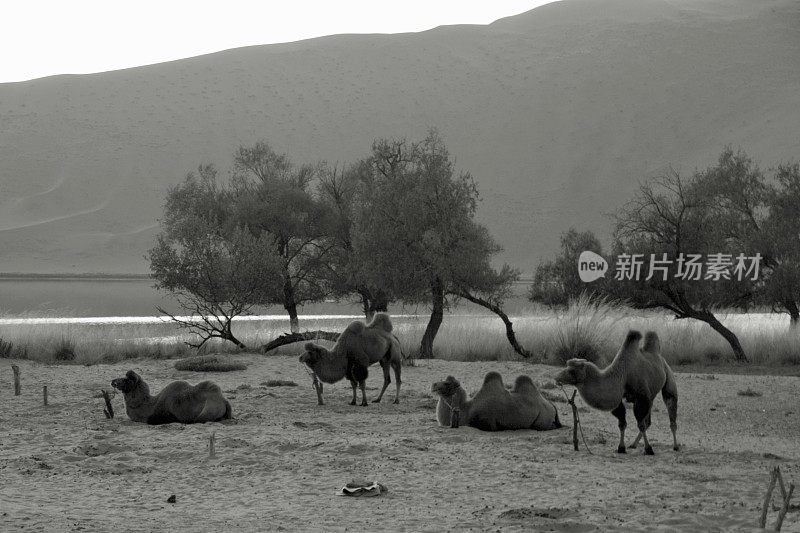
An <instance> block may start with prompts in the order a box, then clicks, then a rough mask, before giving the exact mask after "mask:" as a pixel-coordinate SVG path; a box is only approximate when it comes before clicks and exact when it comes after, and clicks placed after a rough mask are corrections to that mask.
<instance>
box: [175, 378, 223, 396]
mask: <svg viewBox="0 0 800 533" xmlns="http://www.w3.org/2000/svg"><path fill="white" fill-rule="evenodd" d="M177 383H180V384H181V386H183V384H184V383H185V384H186V386H187V387H191V385H189V384H188V383H186V382H185V381H178V382H177ZM194 387H195V389H196V390H197V391H206V392H217V393H219V394H222V389H220V388H219V385H217V384H216V383H214V382H213V381H201V382H200V383H198V384H197V385H195V386H194Z"/></svg>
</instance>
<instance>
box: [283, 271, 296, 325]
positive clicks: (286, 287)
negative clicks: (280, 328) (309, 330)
mask: <svg viewBox="0 0 800 533" xmlns="http://www.w3.org/2000/svg"><path fill="white" fill-rule="evenodd" d="M283 308H284V309H286V312H287V313H289V330H290V331H291V332H292V333H299V332H300V321H299V320H298V319H297V303H296V302H295V299H294V287H292V280H291V278H289V276H286V278H285V279H284V281H283Z"/></svg>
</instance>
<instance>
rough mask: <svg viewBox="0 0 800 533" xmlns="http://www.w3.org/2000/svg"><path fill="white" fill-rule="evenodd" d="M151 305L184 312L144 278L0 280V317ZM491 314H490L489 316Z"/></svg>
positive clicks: (85, 313)
mask: <svg viewBox="0 0 800 533" xmlns="http://www.w3.org/2000/svg"><path fill="white" fill-rule="evenodd" d="M529 305H530V304H529V303H528V302H527V300H525V298H524V297H515V298H511V299H510V300H509V301H508V302H507V305H506V308H507V312H509V313H519V312H521V311H522V310H523V309H524V308H525V307H527V306H529ZM156 307H162V308H164V309H166V310H167V311H169V312H171V313H174V314H184V313H183V311H182V310H181V308H180V306H179V305H178V304H177V302H176V301H175V300H174V299H173V298H171V297H170V296H169V295H168V294H166V293H164V292H161V291H157V290H156V289H154V288H153V281H152V280H149V279H122V280H119V279H86V280H83V279H63V278H62V279H33V280H32V279H29V278H25V279H0V317H2V316H6V317H9V316H12V317H13V316H24V317H147V316H152V317H154V316H157V315H159V312H158V310H157V309H156ZM299 312H300V314H302V315H347V316H349V315H356V316H360V315H361V314H362V309H361V306H360V305H359V304H357V303H351V302H320V303H314V304H309V305H306V306H303V307H301V308H300V309H299ZM390 312H391V313H392V314H418V313H419V314H428V313H429V311H428V308H427V306H425V305H419V306H399V305H398V306H393V307H392V309H390ZM459 312H466V313H470V314H472V313H476V314H487V313H489V312H488V311H487V310H486V309H483V308H481V307H478V306H475V305H473V304H470V303H465V304H464V305H463V306H459ZM253 313H254V314H258V315H281V316H285V315H286V311H285V310H284V309H283V307H281V306H270V307H257V308H255V309H254V310H253ZM489 314H490V313H489Z"/></svg>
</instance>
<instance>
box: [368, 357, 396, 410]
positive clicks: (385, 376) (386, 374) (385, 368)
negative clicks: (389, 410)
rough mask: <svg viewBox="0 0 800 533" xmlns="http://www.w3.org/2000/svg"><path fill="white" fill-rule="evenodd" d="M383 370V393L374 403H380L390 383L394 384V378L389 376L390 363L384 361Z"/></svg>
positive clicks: (382, 362)
mask: <svg viewBox="0 0 800 533" xmlns="http://www.w3.org/2000/svg"><path fill="white" fill-rule="evenodd" d="M381 368H382V369H383V388H382V389H381V393H380V394H378V397H377V398H375V399H374V400H372V403H380V401H381V399H382V398H383V393H384V392H386V388H387V387H388V386H389V383H391V382H392V378H391V377H390V376H389V362H388V361H386V360H385V359H382V360H381Z"/></svg>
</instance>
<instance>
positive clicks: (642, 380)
mask: <svg viewBox="0 0 800 533" xmlns="http://www.w3.org/2000/svg"><path fill="white" fill-rule="evenodd" d="M641 338H642V334H641V333H639V332H638V331H633V330H631V331H629V332H628V336H627V337H626V338H625V342H624V343H623V345H622V348H620V350H619V352H617V355H616V356H615V357H614V360H613V361H612V362H611V364H610V365H608V366H607V367H606V368H604V369H603V370H600V369H599V368H597V366H595V365H594V364H593V363H591V362H589V361H587V360H585V359H570V360H569V361H567V368H565V369H564V370H562V371H561V372H559V373H558V375H557V376H556V378H555V379H556V383H558V384H567V385H574V386H575V387H576V388H577V389H578V391H580V393H581V397H582V398H583V399H584V400H585V401H586V403H588V404H589V405H591V406H592V407H594V408H596V409H600V410H602V411H611V414H612V415H614V416H615V417H616V418H617V419H618V420H619V446H617V452H618V453H625V427H626V426H627V424H626V422H625V405H624V404H623V403H622V401H623V399H624V400H626V401H628V402H633V415H634V416H635V417H636V424H637V426H638V427H639V435H638V436H637V437H636V440H634V441H633V443H632V444H631V445H630V447H631V448H635V447H636V445H637V444H639V439H640V438H643V439H644V453H645V454H647V455H653V448H652V447H651V446H650V442H649V441H648V440H647V428H649V427H650V411H651V409H652V407H653V400H654V399H655V397H656V395H657V394H658V392H659V391H661V398H662V399H663V400H664V404H665V405H666V406H667V413H668V414H669V427H670V429H671V430H672V449H673V450H678V448H679V446H678V438H677V436H676V431H677V428H678V425H677V422H676V420H677V418H678V388H677V386H676V384H675V376H673V375H672V370H671V369H670V367H669V365H668V364H667V362H666V361H665V360H664V358H663V357H662V356H661V343H660V342H659V340H658V335H656V334H655V332H652V331H649V332H647V335H646V336H645V340H644V349H640V348H639V341H640V340H641Z"/></svg>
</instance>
